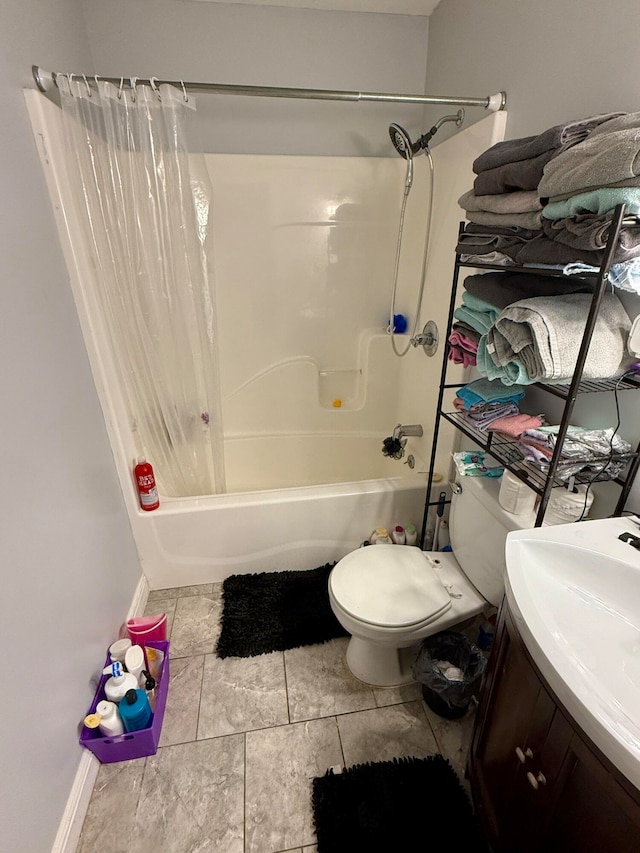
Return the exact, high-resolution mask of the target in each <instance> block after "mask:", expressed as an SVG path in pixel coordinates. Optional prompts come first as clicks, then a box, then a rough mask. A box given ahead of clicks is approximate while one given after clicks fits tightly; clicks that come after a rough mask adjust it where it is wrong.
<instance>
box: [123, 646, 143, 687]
mask: <svg viewBox="0 0 640 853" xmlns="http://www.w3.org/2000/svg"><path fill="white" fill-rule="evenodd" d="M124 665H125V666H126V668H127V672H130V673H131V675H133V676H135V679H136V687H139V686H140V676H141V675H142V670H143V669H144V668H145V662H144V651H143V650H142V646H130V647H129V648H128V649H127V651H126V653H125V656H124Z"/></svg>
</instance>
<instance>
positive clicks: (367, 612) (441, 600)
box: [329, 477, 535, 687]
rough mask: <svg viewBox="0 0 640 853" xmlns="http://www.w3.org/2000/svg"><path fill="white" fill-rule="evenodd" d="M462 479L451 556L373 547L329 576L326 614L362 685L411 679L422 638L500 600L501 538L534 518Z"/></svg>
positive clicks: (452, 520) (487, 482) (480, 481)
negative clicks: (343, 638)
mask: <svg viewBox="0 0 640 853" xmlns="http://www.w3.org/2000/svg"><path fill="white" fill-rule="evenodd" d="M462 479H463V482H462V484H461V486H460V487H459V488H460V490H459V492H458V489H457V488H456V492H458V493H454V495H453V498H452V501H451V510H450V514H449V534H450V538H451V547H452V549H453V552H442V551H421V550H420V548H416V547H413V546H409V545H372V546H370V547H367V548H358V549H357V550H356V551H352V552H351V553H350V554H347V555H346V556H345V557H343V558H342V559H341V560H340V561H339V562H338V563H336V565H335V566H334V568H333V570H332V572H331V574H330V576H329V600H330V602H331V608H332V610H333V612H334V614H335V616H336V618H337V619H338V621H339V622H340V624H341V625H342V626H343V628H344V629H345V630H346V631H347V632H348V633H349V634H350V635H351V639H350V640H349V645H348V647H347V664H348V666H349V669H350V670H351V672H352V673H353V675H355V677H356V678H358V679H359V680H360V681H363V682H365V683H366V684H371V685H374V686H378V687H393V686H396V685H402V684H408V683H409V682H411V681H413V676H412V673H411V665H412V663H413V660H414V659H415V655H416V652H417V647H418V645H419V643H420V641H421V640H423V639H424V638H425V637H428V636H430V635H431V634H436V633H437V632H438V631H442V630H444V629H445V628H450V627H451V626H453V625H457V624H459V623H461V622H464V621H465V620H467V619H470V618H471V617H473V616H476V615H477V614H478V613H481V612H482V611H483V610H484V609H485V607H487V606H489V605H494V606H496V607H498V606H499V605H500V603H501V601H502V596H503V593H504V571H505V561H504V549H505V541H506V537H507V533H509V531H511V530H519V529H522V528H528V527H533V525H534V521H535V515H533V514H532V513H529V514H527V515H523V516H518V515H513V514H512V513H509V512H506V511H505V510H504V509H502V507H501V506H500V504H499V503H498V491H499V488H500V480H499V479H494V478H489V477H465V478H462Z"/></svg>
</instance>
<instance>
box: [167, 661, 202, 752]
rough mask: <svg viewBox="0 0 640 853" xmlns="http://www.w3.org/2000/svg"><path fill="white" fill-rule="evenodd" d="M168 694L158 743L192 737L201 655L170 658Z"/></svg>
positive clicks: (198, 706)
mask: <svg viewBox="0 0 640 853" xmlns="http://www.w3.org/2000/svg"><path fill="white" fill-rule="evenodd" d="M169 669H170V676H169V693H168V694H167V706H166V708H165V712H164V720H163V721H162V732H161V734H160V746H170V745H171V744H176V743H187V742H188V741H190V740H195V739H196V735H197V730H198V711H199V708H200V690H201V687H202V671H203V669H204V655H198V656H196V657H190V658H175V659H174V658H171V660H170V661H169Z"/></svg>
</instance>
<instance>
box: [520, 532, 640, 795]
mask: <svg viewBox="0 0 640 853" xmlns="http://www.w3.org/2000/svg"><path fill="white" fill-rule="evenodd" d="M627 532H628V533H631V534H632V535H634V536H637V535H640V527H638V525H637V524H634V523H633V522H632V521H630V520H629V519H624V518H610V519H604V520H601V521H585V522H581V523H579V524H564V525H560V526H557V527H541V528H536V529H535V530H518V531H514V532H513V533H509V535H508V536H507V547H506V562H507V577H506V593H507V601H508V603H509V608H510V610H511V612H512V615H513V617H514V619H515V621H516V624H517V625H518V630H519V631H520V633H521V635H522V638H523V640H524V642H525V645H526V646H527V649H528V650H529V653H530V654H531V656H532V657H533V659H534V661H535V662H536V664H537V666H538V668H539V669H540V671H541V672H542V674H543V676H544V677H545V678H546V680H547V682H548V683H549V686H550V687H551V689H552V690H553V691H554V692H555V693H556V695H557V697H558V699H560V701H561V702H562V704H563V705H564V706H565V707H566V709H567V711H568V712H569V713H570V714H571V715H572V716H573V718H574V719H575V720H576V722H577V723H578V724H579V725H580V726H581V727H582V728H583V729H584V731H585V732H586V733H587V735H588V736H589V737H590V738H591V739H592V740H593V742H594V743H595V744H596V745H597V746H598V747H599V748H600V749H601V750H602V751H603V752H604V753H605V755H606V756H607V757H608V758H609V759H610V760H611V761H612V762H613V763H614V764H615V765H616V767H618V769H619V770H621V771H622V772H623V773H624V774H625V776H626V777H627V778H628V779H629V780H630V781H631V782H633V784H634V785H636V786H637V787H638V788H640V551H638V550H636V549H635V548H634V547H632V546H631V545H630V544H627V543H624V542H621V541H620V540H619V539H618V536H619V535H620V534H621V533H627Z"/></svg>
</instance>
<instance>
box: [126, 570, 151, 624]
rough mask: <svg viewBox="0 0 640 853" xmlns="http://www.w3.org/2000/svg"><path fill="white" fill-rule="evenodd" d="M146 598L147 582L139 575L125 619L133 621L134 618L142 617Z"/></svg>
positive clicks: (147, 592) (147, 594)
mask: <svg viewBox="0 0 640 853" xmlns="http://www.w3.org/2000/svg"><path fill="white" fill-rule="evenodd" d="M148 598H149V581H148V580H147V579H146V577H145V576H144V575H140V580H139V581H138V585H137V587H136V589H135V592H134V593H133V598H132V599H131V607H130V608H129V612H128V613H127V619H133V618H134V616H142V614H143V613H144V609H145V607H146V606H147V599H148Z"/></svg>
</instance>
